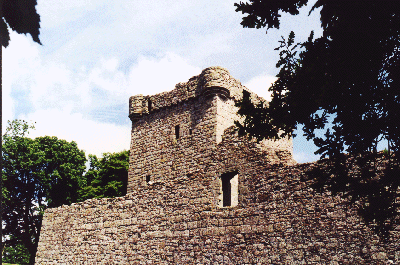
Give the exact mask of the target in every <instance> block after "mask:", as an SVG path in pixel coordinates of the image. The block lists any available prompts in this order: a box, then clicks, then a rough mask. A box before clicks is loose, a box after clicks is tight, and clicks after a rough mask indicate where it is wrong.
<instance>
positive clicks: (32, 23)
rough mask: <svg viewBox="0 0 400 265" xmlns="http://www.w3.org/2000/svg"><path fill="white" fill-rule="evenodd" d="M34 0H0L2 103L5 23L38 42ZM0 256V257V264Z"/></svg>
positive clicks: (0, 117) (0, 112)
mask: <svg viewBox="0 0 400 265" xmlns="http://www.w3.org/2000/svg"><path fill="white" fill-rule="evenodd" d="M36 4H37V1H36V0H0V104H1V105H3V97H2V95H3V77H2V72H3V71H2V65H3V54H2V53H3V47H7V46H8V44H9V42H10V33H9V31H8V27H7V25H8V26H9V27H10V28H11V29H12V30H14V31H16V32H17V33H19V34H22V33H23V34H28V33H29V34H30V35H31V36H32V38H33V40H34V41H35V42H37V43H39V44H41V43H40V40H39V28H40V16H39V15H38V13H37V12H36ZM2 137H3V109H2V108H0V187H2V186H3V183H2V179H3V178H2V177H1V173H2V171H3V170H2V168H3V158H2V154H3V152H2V143H3V139H2ZM2 195H3V194H2V193H0V224H2V223H3V221H2V209H3V207H2V203H3V197H2ZM0 239H1V241H0V251H1V250H3V226H0ZM1 263H2V257H0V264H1Z"/></svg>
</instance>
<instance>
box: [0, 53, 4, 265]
mask: <svg viewBox="0 0 400 265" xmlns="http://www.w3.org/2000/svg"><path fill="white" fill-rule="evenodd" d="M2 65H3V46H2V45H0V241H1V243H0V251H1V256H0V265H1V264H3V247H4V246H3V76H2V75H3V68H2Z"/></svg>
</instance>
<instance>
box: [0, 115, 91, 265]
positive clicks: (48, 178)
mask: <svg viewBox="0 0 400 265" xmlns="http://www.w3.org/2000/svg"><path fill="white" fill-rule="evenodd" d="M32 128H33V126H29V125H28V124H27V123H26V122H25V121H21V120H14V121H12V122H9V126H8V128H7V130H6V133H5V135H4V138H3V158H4V166H3V184H4V185H3V187H2V188H3V189H2V192H3V194H4V209H3V222H4V223H5V229H4V234H5V235H10V237H9V239H8V240H7V241H6V242H5V243H6V244H7V245H8V246H9V247H13V248H17V247H18V246H23V247H25V248H26V249H27V251H28V252H29V264H34V261H35V255H36V249H37V244H38V241H39V234H40V228H41V222H42V215H43V212H44V210H45V209H46V208H47V207H57V206H60V205H63V204H71V203H73V202H76V201H77V200H78V190H79V189H80V187H81V186H82V185H83V179H82V175H83V172H84V170H85V162H86V157H85V153H84V152H83V151H81V150H79V149H78V147H77V144H76V143H75V142H67V141H65V140H61V139H57V137H50V136H44V137H37V138H35V139H31V138H28V137H27V135H28V133H29V129H32Z"/></svg>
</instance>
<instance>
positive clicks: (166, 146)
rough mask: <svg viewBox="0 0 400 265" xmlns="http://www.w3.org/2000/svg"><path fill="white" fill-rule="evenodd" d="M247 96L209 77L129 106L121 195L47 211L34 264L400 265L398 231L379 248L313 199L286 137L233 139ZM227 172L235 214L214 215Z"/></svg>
mask: <svg viewBox="0 0 400 265" xmlns="http://www.w3.org/2000/svg"><path fill="white" fill-rule="evenodd" d="M243 89H246V88H244V87H242V86H241V85H240V82H239V81H237V80H235V79H233V78H232V77H231V76H230V75H229V73H228V72H227V71H226V70H225V69H222V68H218V67H213V68H207V69H205V70H203V72H202V73H201V74H200V75H199V76H195V77H193V78H191V79H190V80H189V81H188V82H187V83H180V84H178V85H177V86H176V88H175V89H174V90H172V91H170V92H165V93H161V94H158V95H154V96H141V95H138V96H135V97H131V99H130V114H129V116H130V118H131V119H132V142H131V152H130V154H131V156H130V168H129V179H128V181H129V183H128V194H127V195H126V196H125V197H120V198H113V199H92V200H87V201H85V202H82V203H78V204H73V205H71V206H62V207H59V208H52V209H47V210H46V212H45V215H44V217H43V224H42V230H41V235H40V241H39V246H38V252H37V256H36V263H37V264H400V242H399V239H400V235H399V234H400V226H399V225H398V226H397V228H396V230H395V231H394V233H393V234H392V238H391V240H390V241H389V242H387V243H382V242H380V241H379V240H378V238H377V237H376V236H374V235H373V233H372V232H371V230H370V229H369V228H367V227H366V226H365V225H364V224H363V223H362V221H361V220H360V218H359V217H358V215H357V213H356V210H355V209H353V208H350V207H348V205H347V204H346V201H344V200H342V199H340V198H339V197H332V196H331V195H329V194H322V195H321V194H317V193H315V192H314V191H313V190H312V189H311V188H310V183H309V182H303V181H301V180H300V179H301V178H302V177H303V175H304V172H305V171H306V170H307V169H308V168H310V167H312V166H313V164H301V165H297V164H296V163H295V161H293V159H292V143H291V140H290V139H283V140H280V141H264V142H262V143H256V142H254V141H249V140H247V139H246V138H240V137H238V135H237V132H236V131H235V127H234V126H232V125H233V121H234V120H235V119H236V118H238V117H237V116H236V109H235V107H234V99H235V98H239V97H241V95H242V92H243ZM251 98H252V99H253V100H254V101H261V100H263V99H262V98H259V97H257V95H255V94H253V93H251ZM177 125H179V138H178V139H177V138H176V131H175V128H176V126H177ZM225 173H229V174H235V175H236V174H237V176H238V177H237V179H238V185H237V186H238V194H237V195H235V196H237V198H238V205H237V206H236V207H221V205H222V203H221V200H222V198H223V195H224V194H222V192H223V190H222V189H221V176H222V175H223V174H225ZM235 185H236V184H235Z"/></svg>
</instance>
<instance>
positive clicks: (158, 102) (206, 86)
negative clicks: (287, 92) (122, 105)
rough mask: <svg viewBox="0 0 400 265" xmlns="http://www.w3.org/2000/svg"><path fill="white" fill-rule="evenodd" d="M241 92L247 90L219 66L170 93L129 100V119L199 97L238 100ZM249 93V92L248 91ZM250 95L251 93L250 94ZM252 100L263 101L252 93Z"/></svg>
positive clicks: (134, 97)
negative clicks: (212, 96) (218, 96)
mask: <svg viewBox="0 0 400 265" xmlns="http://www.w3.org/2000/svg"><path fill="white" fill-rule="evenodd" d="M243 90H247V91H248V89H247V88H246V87H244V86H242V84H241V83H240V81H239V80H237V79H235V78H233V77H232V76H231V75H230V73H229V71H228V70H226V69H225V68H223V67H220V66H213V67H208V68H206V69H204V70H203V71H202V72H201V74H200V75H197V76H193V77H192V78H190V79H189V81H187V82H184V83H178V84H177V85H176V86H175V88H174V89H173V90H171V91H167V92H162V93H159V94H156V95H152V96H143V95H136V96H132V97H130V98H129V117H130V118H131V120H132V121H135V120H136V119H140V117H141V116H142V115H143V114H149V113H151V112H153V111H156V110H159V109H163V108H165V107H169V106H172V105H176V104H178V103H181V102H184V101H188V100H190V99H193V98H196V97H199V96H205V97H207V96H210V95H214V94H219V95H221V96H223V97H225V98H232V99H240V98H241V97H242V94H243ZM249 92H250V91H249ZM250 93H251V92H250ZM251 97H252V99H253V100H255V101H256V102H257V101H260V100H262V101H265V100H264V99H262V98H261V97H258V96H257V95H255V94H254V93H251Z"/></svg>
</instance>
